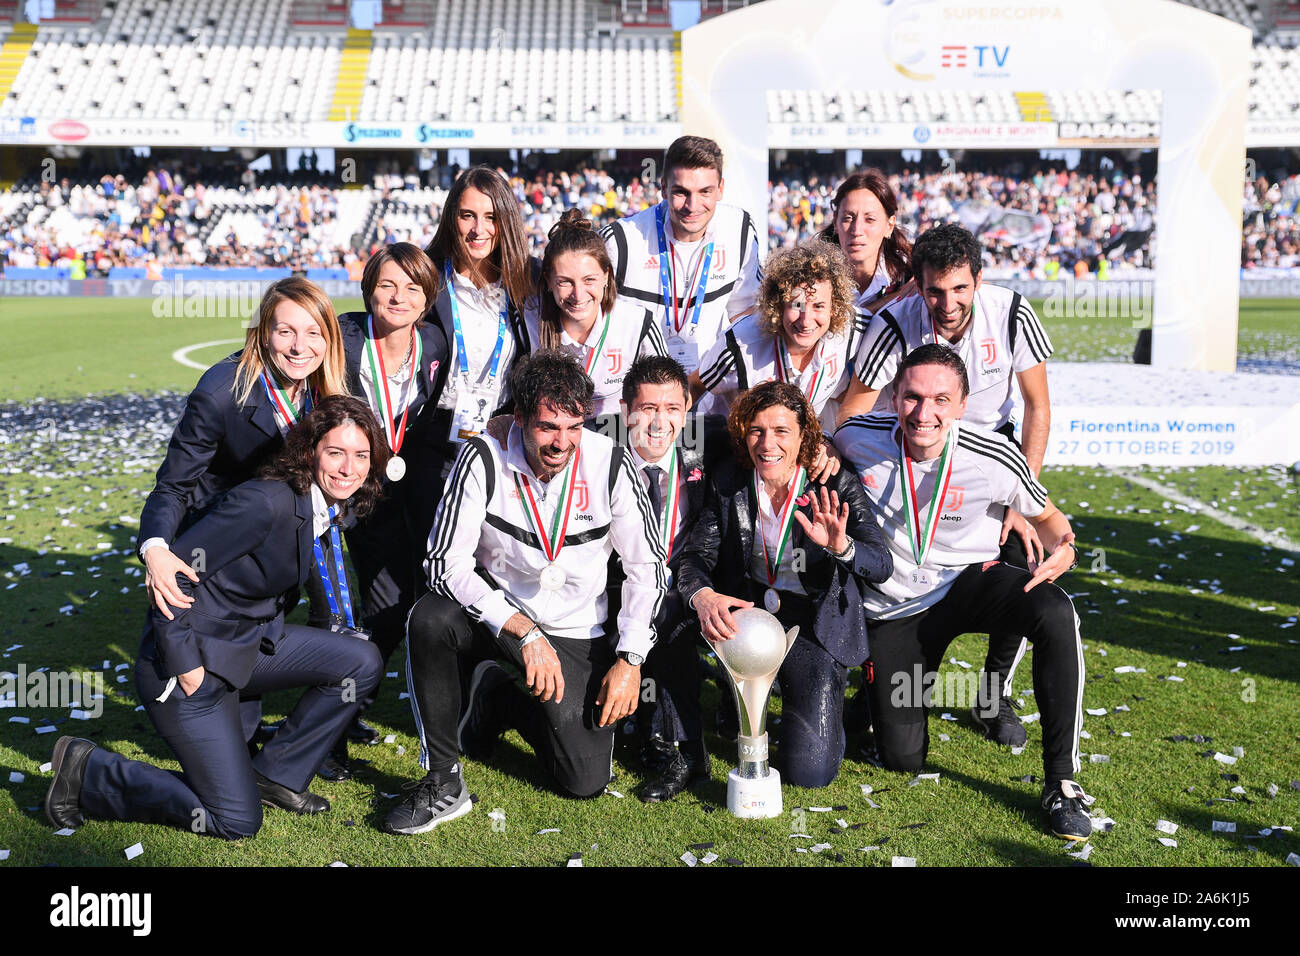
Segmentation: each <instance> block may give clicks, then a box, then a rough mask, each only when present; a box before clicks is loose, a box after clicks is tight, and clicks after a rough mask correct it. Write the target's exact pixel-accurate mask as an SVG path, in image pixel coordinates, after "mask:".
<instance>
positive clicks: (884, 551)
mask: <svg viewBox="0 0 1300 956" xmlns="http://www.w3.org/2000/svg"><path fill="white" fill-rule="evenodd" d="M823 487H825V488H828V489H830V490H831V491H834V492H835V493H836V494H838V495H839V498H840V501H841V502H848V505H849V521H848V526H847V527H846V528H845V533H846V534H847V535H848V537H849V539H850V540H852V541H853V544H854V553H853V560H852V566H851V567H850V566H848V565H845V564H844V562H842V561H837V560H835V559H834V558H832V557H831V556H830V554H829V553H827V552H826V551H825V550H824V549H823V548H820V547H817V546H816V545H813V544H812V543H811V542H810V541H808V539H807V536H806V535H805V534H804V532H803V528H802V527H800V525H799V523H798V522H797V521H796V522H795V523H794V530H793V532H792V536H791V539H790V547H793V548H803V549H804V551H805V553H806V554H807V557H808V560H807V564H806V566H805V568H804V570H802V571H800V572H799V583H800V584H801V585H802V586H803V589H804V590H805V591H806V592H807V593H808V597H809V599H810V600H812V602H813V604H814V605H815V607H816V612H815V618H814V626H813V633H811V634H806V635H805V634H801V635H800V636H801V637H807V638H808V639H809V640H814V641H816V642H817V643H818V644H820V645H821V646H822V647H823V648H825V649H826V652H827V653H828V654H830V655H831V657H833V658H834V659H835V660H836V661H838V662H839V663H840V664H843V665H844V666H845V667H857V666H858V665H859V664H861V663H862V662H863V661H865V660H866V659H867V652H868V647H867V623H866V616H865V614H864V613H863V609H862V582H865V581H874V582H880V581H884V580H887V579H888V578H889V576H890V574H892V573H893V570H894V559H893V557H892V556H891V555H890V553H889V548H888V547H887V546H886V545H885V542H884V539H883V538H882V537H881V535H880V530H879V529H878V528H877V526H876V522H875V520H874V519H873V517H872V512H871V504H870V502H869V501H868V500H867V496H866V494H865V493H864V492H863V491H862V486H861V485H860V484H859V483H858V476H857V473H856V472H855V471H854V470H853V469H852V468H848V467H843V468H841V469H840V471H839V473H838V474H836V475H835V476H834V477H833V478H831V479H830V480H829V481H827V482H825V483H824V484H823V483H821V482H814V483H809V484H808V486H807V488H806V489H805V491H806V492H816V493H820V490H821V489H822V488H823ZM800 510H801V511H802V512H803V513H804V516H805V517H807V518H809V519H811V518H812V506H811V504H809V505H804V506H803V507H801V508H800ZM757 511H758V501H757V499H756V498H755V496H754V473H753V471H752V470H751V469H749V468H741V467H739V466H738V465H737V464H736V463H735V461H734V460H733V461H728V462H726V463H725V464H724V465H722V466H721V467H720V468H718V469H717V470H716V471H715V472H714V474H713V475H712V476H710V479H709V489H708V494H707V497H706V504H705V510H704V513H703V514H702V515H701V516H700V519H699V520H698V521H697V522H696V523H695V525H694V526H693V527H692V529H691V533H690V537H689V538H688V539H687V542H686V546H685V547H684V548H683V550H682V555H681V564H680V566H679V568H678V570H677V572H676V576H675V579H674V580H675V584H676V587H677V592H678V594H679V595H680V596H681V599H682V602H683V603H684V604H686V605H687V606H688V607H689V603H688V602H689V601H690V599H691V597H692V596H693V595H694V594H695V592H696V591H698V590H700V589H701V588H706V587H711V588H713V589H714V590H715V591H717V592H718V593H720V594H727V595H730V596H731V597H736V598H740V599H741V600H745V601H754V602H755V604H757V605H758V606H759V607H762V606H763V605H762V593H763V591H764V590H765V585H763V584H760V583H758V582H756V581H754V580H753V578H751V577H750V576H749V561H750V555H751V554H752V553H753V546H754V519H753V515H755V514H756V513H757Z"/></svg>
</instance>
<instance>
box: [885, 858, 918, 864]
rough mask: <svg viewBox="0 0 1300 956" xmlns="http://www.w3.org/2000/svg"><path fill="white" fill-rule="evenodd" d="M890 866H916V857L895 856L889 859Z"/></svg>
mask: <svg viewBox="0 0 1300 956" xmlns="http://www.w3.org/2000/svg"><path fill="white" fill-rule="evenodd" d="M889 865H890V866H916V857H914V856H895V857H890V859H889Z"/></svg>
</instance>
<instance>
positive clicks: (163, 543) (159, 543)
mask: <svg viewBox="0 0 1300 956" xmlns="http://www.w3.org/2000/svg"><path fill="white" fill-rule="evenodd" d="M166 547H170V545H168V544H167V539H166V538H148V539H146V540H145V542H144V544H142V545H140V559H141V560H144V553H145V552H146V551H148V550H149V549H150V548H166Z"/></svg>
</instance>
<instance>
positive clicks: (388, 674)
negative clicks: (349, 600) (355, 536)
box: [335, 575, 397, 678]
mask: <svg viewBox="0 0 1300 956" xmlns="http://www.w3.org/2000/svg"><path fill="white" fill-rule="evenodd" d="M335 577H337V575H335ZM384 676H385V677H389V678H392V677H396V676H397V671H389V672H388V673H386V674H385V675H384Z"/></svg>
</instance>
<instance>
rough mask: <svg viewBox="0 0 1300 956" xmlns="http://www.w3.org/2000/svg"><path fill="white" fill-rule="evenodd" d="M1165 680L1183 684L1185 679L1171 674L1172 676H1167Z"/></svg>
mask: <svg viewBox="0 0 1300 956" xmlns="http://www.w3.org/2000/svg"><path fill="white" fill-rule="evenodd" d="M1165 680H1169V681H1173V682H1174V683H1175V684H1181V683H1182V682H1183V679H1182V678H1181V677H1172V676H1170V677H1166V678H1165Z"/></svg>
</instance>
